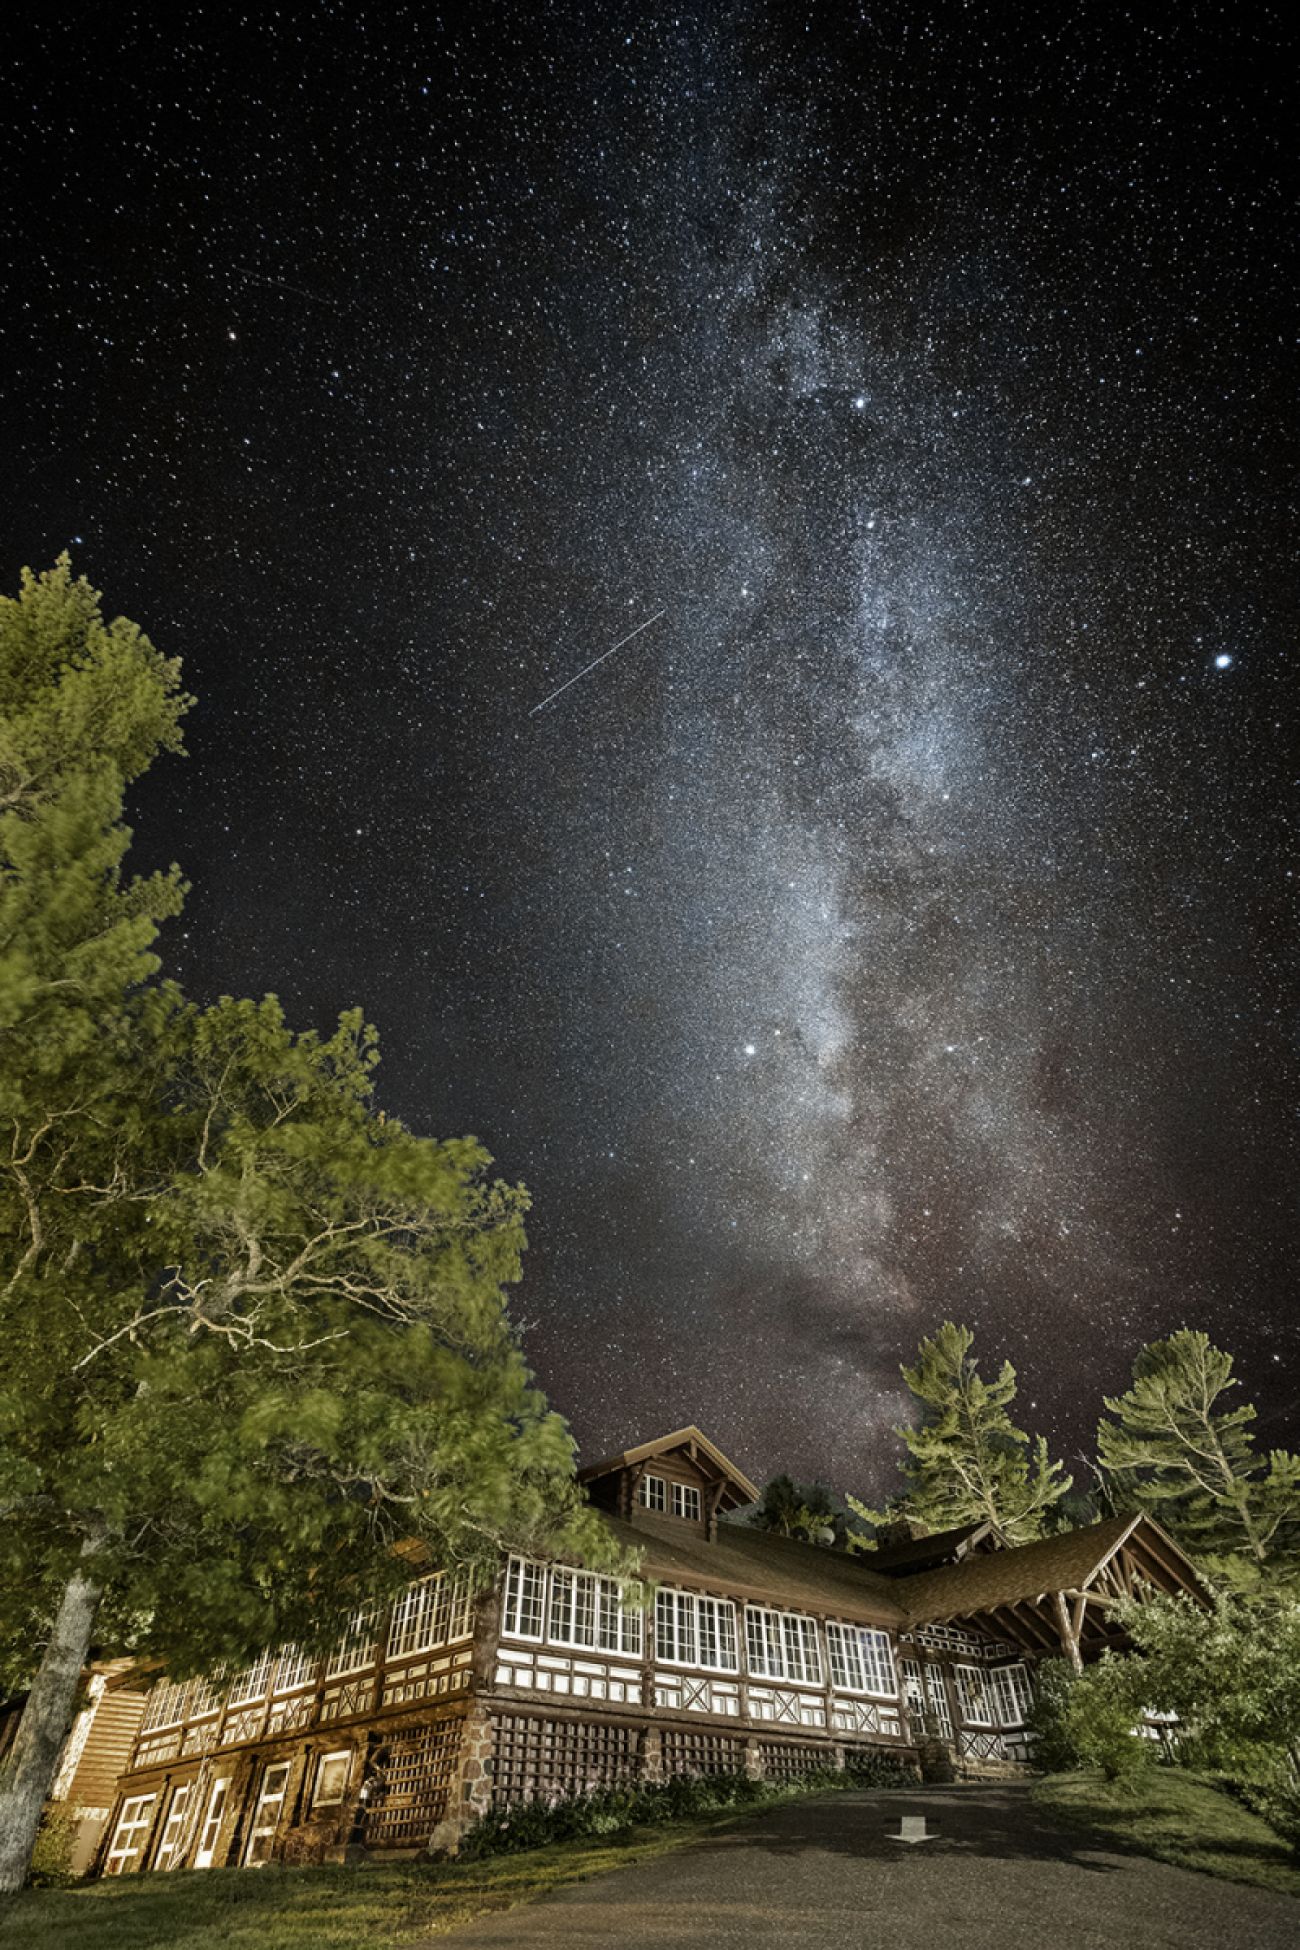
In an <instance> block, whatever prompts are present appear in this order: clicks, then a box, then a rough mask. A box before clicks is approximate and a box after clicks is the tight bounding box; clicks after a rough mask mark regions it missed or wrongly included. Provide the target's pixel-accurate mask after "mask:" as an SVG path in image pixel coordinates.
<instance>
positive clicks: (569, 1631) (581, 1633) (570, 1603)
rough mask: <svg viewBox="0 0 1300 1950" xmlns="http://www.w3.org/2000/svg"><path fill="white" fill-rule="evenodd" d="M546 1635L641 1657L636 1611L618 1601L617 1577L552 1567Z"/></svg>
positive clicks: (558, 1640)
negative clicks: (603, 1576) (604, 1576)
mask: <svg viewBox="0 0 1300 1950" xmlns="http://www.w3.org/2000/svg"><path fill="white" fill-rule="evenodd" d="M546 1635H547V1637H548V1638H549V1639H550V1640H551V1641H552V1642H553V1643H554V1644H557V1645H581V1646H591V1647H594V1648H596V1649H598V1650H599V1651H601V1652H620V1653H622V1654H623V1655H624V1656H625V1657H629V1658H639V1657H640V1656H641V1614H640V1612H639V1611H634V1610H633V1609H632V1608H631V1607H630V1606H628V1605H625V1604H624V1603H623V1602H622V1594H621V1592H620V1591H619V1587H618V1581H617V1579H615V1578H602V1577H598V1576H597V1575H596V1574H595V1572H593V1571H570V1570H567V1569H565V1568H564V1567H563V1566H559V1565H557V1566H556V1567H555V1569H553V1570H552V1572H551V1603H550V1611H549V1616H548V1620H547V1634H546Z"/></svg>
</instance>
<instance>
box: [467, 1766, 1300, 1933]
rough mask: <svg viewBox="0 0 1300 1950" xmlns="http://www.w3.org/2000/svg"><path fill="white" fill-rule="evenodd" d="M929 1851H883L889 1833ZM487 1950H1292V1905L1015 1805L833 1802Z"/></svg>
mask: <svg viewBox="0 0 1300 1950" xmlns="http://www.w3.org/2000/svg"><path fill="white" fill-rule="evenodd" d="M904 1814H908V1815H919V1814H923V1815H925V1817H926V1822H927V1826H928V1827H929V1828H930V1829H931V1830H933V1831H934V1832H935V1833H936V1835H937V1837H938V1839H937V1840H934V1841H927V1842H922V1843H920V1844H918V1845H917V1846H915V1847H908V1846H905V1845H903V1844H901V1843H899V1842H896V1841H890V1840H888V1839H887V1833H888V1831H889V1830H890V1829H892V1830H894V1831H895V1832H897V1830H898V1827H899V1817H900V1816H901V1815H904ZM438 1942H439V1943H447V1944H462V1943H463V1944H466V1945H469V1944H477V1945H479V1946H492V1950H525V1947H526V1950H547V1946H555V1947H556V1950H558V1946H560V1945H564V1946H566V1950H568V1947H569V1946H571V1947H572V1950H606V1946H608V1950H669V1947H670V1946H671V1950H757V1947H758V1946H763V1945H777V1944H779V1945H781V1946H783V1950H859V1946H861V1950H867V1947H868V1946H870V1950H948V1946H952V1950H958V1946H960V1950H1056V1946H1058V1945H1059V1946H1061V1950H1300V1903H1295V1902H1293V1901H1292V1900H1291V1899H1290V1898H1289V1897H1286V1896H1275V1895H1273V1894H1271V1893H1270V1892H1268V1891H1266V1890H1263V1889H1252V1888H1249V1887H1246V1886H1244V1885H1241V1884H1237V1883H1229V1882H1219V1881H1216V1880H1214V1879H1213V1878H1211V1877H1209V1876H1202V1875H1195V1874H1192V1873H1191V1872H1190V1871H1188V1870H1185V1869H1174V1868H1169V1867H1167V1866H1166V1865H1165V1864H1164V1863H1161V1862H1152V1861H1150V1860H1148V1859H1147V1858H1146V1857H1144V1856H1139V1855H1125V1854H1118V1853H1114V1852H1111V1851H1110V1850H1109V1849H1108V1848H1106V1847H1102V1846H1098V1845H1096V1844H1094V1843H1093V1842H1091V1841H1090V1840H1089V1839H1088V1837H1087V1836H1086V1835H1082V1834H1081V1833H1080V1832H1079V1831H1078V1830H1077V1829H1067V1828H1062V1827H1059V1826H1057V1825H1056V1824H1055V1823H1053V1822H1050V1821H1048V1820H1047V1819H1045V1818H1044V1816H1043V1815H1041V1814H1040V1813H1039V1812H1038V1810H1037V1809H1036V1808H1034V1807H1033V1806H1032V1804H1031V1803H1030V1801H1029V1798H1028V1791H1027V1790H1026V1789H1024V1788H1021V1787H1006V1788H1003V1787H998V1788H959V1789H955V1790H954V1789H947V1790H945V1789H942V1788H938V1789H934V1788H926V1789H924V1790H922V1791H921V1792H919V1793H916V1794H906V1795H903V1794H898V1793H890V1794H836V1795H834V1796H831V1797H829V1798H827V1799H826V1800H818V1801H805V1802H796V1803H794V1804H792V1805H790V1806H787V1807H785V1808H781V1809H778V1810H777V1811H775V1812H774V1813H772V1814H771V1815H768V1816H765V1817H764V1818H763V1819H761V1820H759V1821H754V1822H749V1823H746V1824H745V1825H744V1826H743V1827H742V1828H738V1829H736V1830H735V1831H734V1832H732V1833H730V1834H727V1835H714V1836H711V1837H709V1838H708V1839H707V1840H704V1841H701V1842H699V1843H695V1844H693V1845H692V1846H690V1847H689V1848H685V1849H681V1850H679V1851H677V1852H675V1853H673V1854H670V1855H667V1856H663V1857H661V1858H660V1859H659V1860H658V1861H655V1862H645V1863H642V1864H640V1865H638V1866H637V1867H635V1868H631V1869H619V1870H616V1871H615V1872H614V1873H613V1874H611V1875H607V1876H601V1877H598V1878H596V1879H595V1880H593V1881H591V1882H587V1883H579V1884H577V1885H575V1886H574V1887H573V1888H571V1889H566V1890H562V1891H559V1892H558V1893H557V1894H555V1895H552V1896H547V1897H544V1898H543V1899H542V1900H541V1901H540V1902H537V1903H531V1904H527V1905H525V1906H524V1907H523V1908H520V1909H514V1910H509V1911H506V1912H505V1913H504V1914H500V1915H496V1916H486V1917H481V1918H480V1919H479V1920H478V1921H477V1922H475V1923H471V1924H469V1925H468V1926H467V1927H466V1928H464V1929H461V1930H456V1931H453V1932H451V1934H450V1935H448V1936H444V1937H440V1938H439V1939H438Z"/></svg>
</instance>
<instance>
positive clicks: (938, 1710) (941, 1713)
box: [925, 1665, 953, 1740]
mask: <svg viewBox="0 0 1300 1950" xmlns="http://www.w3.org/2000/svg"><path fill="white" fill-rule="evenodd" d="M925 1696H926V1699H927V1701H928V1702H929V1707H930V1712H931V1713H932V1714H933V1716H934V1723H935V1725H936V1726H937V1727H938V1729H939V1734H940V1737H941V1738H942V1739H944V1740H951V1739H952V1732H953V1729H952V1708H951V1707H950V1706H949V1704H948V1688H947V1686H946V1685H945V1684H944V1678H943V1667H942V1666H931V1665H927V1666H926V1669H925Z"/></svg>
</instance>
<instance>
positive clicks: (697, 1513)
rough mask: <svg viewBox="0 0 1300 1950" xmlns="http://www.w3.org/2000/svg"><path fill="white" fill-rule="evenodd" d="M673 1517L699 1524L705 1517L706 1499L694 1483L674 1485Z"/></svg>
mask: <svg viewBox="0 0 1300 1950" xmlns="http://www.w3.org/2000/svg"><path fill="white" fill-rule="evenodd" d="M679 1504H680V1505H681V1508H680V1509H679V1508H678V1505H679ZM673 1515H674V1516H675V1517H681V1518H683V1519H684V1521H685V1522H687V1523H699V1521H700V1519H701V1518H702V1516H703V1515H704V1499H703V1497H702V1496H701V1495H700V1492H699V1490H698V1489H697V1488H696V1486H695V1484H694V1483H674V1484H673Z"/></svg>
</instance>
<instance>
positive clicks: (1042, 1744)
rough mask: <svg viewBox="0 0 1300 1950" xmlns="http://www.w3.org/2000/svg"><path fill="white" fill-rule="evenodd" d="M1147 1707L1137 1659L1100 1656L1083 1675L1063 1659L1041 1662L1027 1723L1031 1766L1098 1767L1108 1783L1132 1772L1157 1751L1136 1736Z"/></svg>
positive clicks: (1143, 1678) (1056, 1768)
mask: <svg viewBox="0 0 1300 1950" xmlns="http://www.w3.org/2000/svg"><path fill="white" fill-rule="evenodd" d="M1149 1705H1150V1701H1149V1699H1148V1697H1147V1684H1146V1675H1145V1673H1144V1671H1143V1669H1142V1663H1141V1661H1140V1660H1137V1659H1133V1658H1129V1657H1127V1656H1125V1655H1123V1654H1117V1653H1114V1652H1103V1653H1102V1655H1101V1658H1100V1659H1099V1660H1098V1661H1097V1663H1096V1664H1095V1665H1091V1666H1088V1667H1086V1668H1085V1669H1084V1671H1083V1672H1081V1673H1076V1672H1075V1671H1074V1669H1073V1667H1071V1666H1070V1665H1068V1664H1067V1662H1066V1661H1065V1660H1064V1659H1043V1660H1040V1661H1039V1664H1038V1666H1037V1667H1036V1669H1035V1674H1034V1701H1033V1705H1032V1706H1031V1707H1030V1709H1029V1721H1028V1724H1029V1727H1030V1729H1031V1731H1032V1732H1033V1733H1034V1735H1035V1736H1036V1738H1035V1743H1034V1760H1035V1763H1036V1764H1037V1765H1038V1766H1039V1767H1042V1768H1044V1769H1046V1770H1047V1771H1048V1772H1049V1773H1057V1772H1060V1771H1065V1770H1069V1769H1072V1768H1076V1767H1097V1768H1100V1770H1101V1772H1102V1773H1103V1774H1104V1775H1105V1776H1106V1778H1107V1780H1111V1781H1114V1780H1119V1779H1120V1778H1121V1777H1123V1776H1125V1775H1129V1774H1133V1773H1136V1772H1137V1771H1138V1770H1139V1769H1141V1768H1143V1767H1145V1766H1147V1765H1148V1763H1149V1762H1150V1761H1151V1759H1152V1757H1153V1754H1154V1752H1155V1750H1156V1749H1155V1742H1154V1741H1151V1740H1148V1739H1144V1738H1142V1737H1141V1736H1140V1735H1139V1734H1138V1733H1137V1731H1136V1729H1137V1728H1138V1726H1139V1725H1140V1723H1141V1720H1142V1716H1143V1713H1144V1711H1145V1710H1146V1709H1147V1707H1148V1706H1149Z"/></svg>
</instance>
